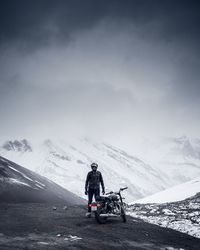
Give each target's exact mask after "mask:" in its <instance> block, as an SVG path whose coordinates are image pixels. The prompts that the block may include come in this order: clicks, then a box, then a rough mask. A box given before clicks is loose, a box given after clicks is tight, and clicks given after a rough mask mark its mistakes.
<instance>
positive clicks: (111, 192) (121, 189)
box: [106, 187, 128, 195]
mask: <svg viewBox="0 0 200 250" xmlns="http://www.w3.org/2000/svg"><path fill="white" fill-rule="evenodd" d="M125 189H128V187H124V188H120V190H119V192H113V191H110V192H108V193H106V195H108V194H114V193H115V194H119V193H120V192H121V191H124V190H125Z"/></svg>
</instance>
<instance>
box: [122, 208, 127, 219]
mask: <svg viewBox="0 0 200 250" xmlns="http://www.w3.org/2000/svg"><path fill="white" fill-rule="evenodd" d="M121 217H122V221H123V222H124V223H126V221H127V220H126V213H125V210H124V208H123V207H121Z"/></svg>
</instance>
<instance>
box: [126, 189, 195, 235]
mask: <svg viewBox="0 0 200 250" xmlns="http://www.w3.org/2000/svg"><path fill="white" fill-rule="evenodd" d="M127 213H128V214H129V215H130V216H133V217H134V218H140V219H142V220H144V221H146V222H148V223H152V224H156V225H159V226H161V227H167V228H172V229H174V230H177V231H180V232H183V233H187V234H189V235H192V236H194V237H197V238H200V226H199V224H200V193H197V194H196V195H194V196H191V197H189V198H187V199H185V200H182V201H177V202H170V203H161V204H159V203H151V204H139V203H137V204H132V205H130V206H129V207H128V208H127Z"/></svg>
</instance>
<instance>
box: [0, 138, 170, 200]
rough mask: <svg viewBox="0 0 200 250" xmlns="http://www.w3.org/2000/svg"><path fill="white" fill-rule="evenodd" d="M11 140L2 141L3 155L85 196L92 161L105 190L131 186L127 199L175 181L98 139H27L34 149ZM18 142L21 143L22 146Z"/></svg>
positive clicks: (137, 196) (165, 186) (167, 185)
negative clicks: (68, 140) (97, 141)
mask: <svg viewBox="0 0 200 250" xmlns="http://www.w3.org/2000/svg"><path fill="white" fill-rule="evenodd" d="M12 143H13V142H12V141H10V142H6V143H2V145H3V147H2V148H1V149H0V153H1V155H2V156H4V157H6V158H8V159H10V160H13V161H15V162H17V163H18V164H21V165H24V166H26V167H27V168H29V169H30V170H33V171H36V172H37V173H39V174H41V175H43V176H45V177H47V178H48V179H50V180H53V181H54V182H56V183H58V184H59V185H61V186H62V187H64V188H66V189H68V190H70V191H71V192H73V193H76V194H77V195H79V196H82V197H85V196H84V183H85V178H86V175H87V172H88V171H90V170H91V169H90V164H91V162H93V161H95V162H97V163H98V164H99V170H100V171H101V172H102V174H103V177H104V182H105V186H106V190H108V191H109V190H114V191H115V190H118V189H119V188H120V187H124V186H128V187H129V189H128V190H127V192H126V193H124V196H125V197H126V201H128V202H130V201H132V200H134V199H139V198H142V197H144V196H147V195H150V194H153V193H155V192H158V191H160V190H163V189H165V188H167V187H169V186H170V185H172V183H171V182H170V181H168V177H167V176H166V175H165V174H164V173H163V172H162V171H161V170H155V169H154V168H153V167H152V166H150V165H149V164H146V163H145V162H144V161H142V160H140V159H139V158H136V157H134V156H131V155H129V154H127V153H126V152H124V151H122V150H120V149H118V148H115V147H113V146H111V145H108V144H105V143H96V142H93V141H92V140H89V139H86V138H85V139H81V140H74V141H73V142H66V141H59V140H54V141H52V140H45V141H43V142H41V143H38V142H36V143H34V142H33V141H31V142H30V141H29V142H28V141H26V144H27V145H28V148H30V149H31V150H23V148H24V147H23V146H22V145H21V143H22V140H21V141H20V143H17V142H16V141H15V142H14V144H15V145H14V147H12ZM7 144H8V145H9V146H7ZM16 145H20V149H18V148H17V147H16ZM26 148H27V147H25V149H26Z"/></svg>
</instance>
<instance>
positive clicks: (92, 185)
mask: <svg viewBox="0 0 200 250" xmlns="http://www.w3.org/2000/svg"><path fill="white" fill-rule="evenodd" d="M100 183H101V187H102V191H104V190H105V188H104V183H103V177H102V174H101V172H99V171H96V172H94V171H90V172H89V173H88V175H87V178H86V181H85V190H87V189H88V187H89V189H98V188H100Z"/></svg>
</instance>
